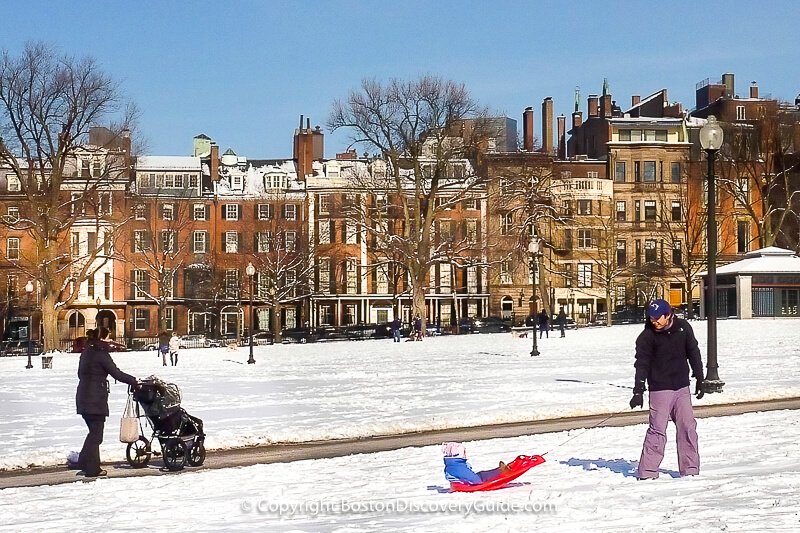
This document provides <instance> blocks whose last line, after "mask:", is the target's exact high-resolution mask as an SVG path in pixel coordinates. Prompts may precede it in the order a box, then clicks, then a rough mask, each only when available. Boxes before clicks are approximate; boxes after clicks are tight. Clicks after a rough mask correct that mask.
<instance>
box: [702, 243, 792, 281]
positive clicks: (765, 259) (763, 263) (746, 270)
mask: <svg viewBox="0 0 800 533" xmlns="http://www.w3.org/2000/svg"><path fill="white" fill-rule="evenodd" d="M707 274H708V272H701V273H700V275H701V276H705V275H707ZM722 274H800V257H798V256H797V255H796V254H795V253H794V252H792V251H791V250H785V249H783V248H778V247H776V246H769V247H767V248H761V249H760V250H754V251H752V252H750V253H748V254H747V255H745V256H744V259H741V260H740V261H736V262H734V263H729V264H727V265H724V266H721V267H719V268H718V269H717V275H718V276H719V275H722Z"/></svg>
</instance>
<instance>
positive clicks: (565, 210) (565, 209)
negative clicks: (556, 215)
mask: <svg viewBox="0 0 800 533" xmlns="http://www.w3.org/2000/svg"><path fill="white" fill-rule="evenodd" d="M561 213H562V214H563V215H564V216H565V217H571V216H572V202H571V201H569V200H562V201H561Z"/></svg>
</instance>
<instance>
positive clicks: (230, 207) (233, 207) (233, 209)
mask: <svg viewBox="0 0 800 533" xmlns="http://www.w3.org/2000/svg"><path fill="white" fill-rule="evenodd" d="M222 218H223V219H224V220H239V205H238V204H225V205H223V206H222Z"/></svg>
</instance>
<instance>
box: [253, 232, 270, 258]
mask: <svg viewBox="0 0 800 533" xmlns="http://www.w3.org/2000/svg"><path fill="white" fill-rule="evenodd" d="M256 236H257V238H258V247H257V251H258V253H262V254H263V253H267V252H269V248H270V245H271V243H272V232H271V231H259V232H258V233H257V234H256Z"/></svg>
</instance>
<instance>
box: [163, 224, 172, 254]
mask: <svg viewBox="0 0 800 533" xmlns="http://www.w3.org/2000/svg"><path fill="white" fill-rule="evenodd" d="M161 251H162V252H165V253H168V254H173V253H175V232H174V231H172V230H161Z"/></svg>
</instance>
